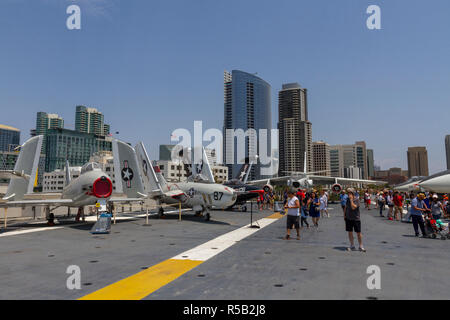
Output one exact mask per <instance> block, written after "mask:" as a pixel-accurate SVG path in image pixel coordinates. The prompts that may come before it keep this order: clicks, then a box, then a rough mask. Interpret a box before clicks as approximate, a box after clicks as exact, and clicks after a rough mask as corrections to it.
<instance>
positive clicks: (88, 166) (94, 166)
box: [81, 162, 100, 174]
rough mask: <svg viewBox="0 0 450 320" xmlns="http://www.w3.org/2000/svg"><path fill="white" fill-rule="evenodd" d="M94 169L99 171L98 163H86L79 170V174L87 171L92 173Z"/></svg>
mask: <svg viewBox="0 0 450 320" xmlns="http://www.w3.org/2000/svg"><path fill="white" fill-rule="evenodd" d="M94 169H100V166H99V164H98V163H95V162H89V163H86V164H85V165H84V166H83V167H82V168H81V174H83V173H85V172H88V171H93V170H94Z"/></svg>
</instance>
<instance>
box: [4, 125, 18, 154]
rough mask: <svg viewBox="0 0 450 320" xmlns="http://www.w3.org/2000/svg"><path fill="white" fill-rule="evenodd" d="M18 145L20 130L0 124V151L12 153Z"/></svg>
mask: <svg viewBox="0 0 450 320" xmlns="http://www.w3.org/2000/svg"><path fill="white" fill-rule="evenodd" d="M19 144H20V130H19V129H16V128H13V127H10V126H6V125H3V124H0V151H13V150H14V148H15V147H17V146H18V145H19Z"/></svg>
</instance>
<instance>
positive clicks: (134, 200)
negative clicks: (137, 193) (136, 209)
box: [108, 197, 147, 203]
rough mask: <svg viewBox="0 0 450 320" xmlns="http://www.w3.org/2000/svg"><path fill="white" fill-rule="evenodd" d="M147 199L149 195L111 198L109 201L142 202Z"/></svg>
mask: <svg viewBox="0 0 450 320" xmlns="http://www.w3.org/2000/svg"><path fill="white" fill-rule="evenodd" d="M145 199H147V197H142V198H109V199H108V202H127V203H128V202H140V201H144V200H145Z"/></svg>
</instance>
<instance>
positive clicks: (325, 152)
mask: <svg viewBox="0 0 450 320" xmlns="http://www.w3.org/2000/svg"><path fill="white" fill-rule="evenodd" d="M313 160H314V161H313V164H314V165H313V171H314V172H317V173H316V175H320V176H330V175H331V167H330V145H329V144H328V143H326V142H323V141H316V142H313ZM319 171H322V172H319Z"/></svg>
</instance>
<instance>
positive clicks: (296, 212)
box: [287, 196, 300, 217]
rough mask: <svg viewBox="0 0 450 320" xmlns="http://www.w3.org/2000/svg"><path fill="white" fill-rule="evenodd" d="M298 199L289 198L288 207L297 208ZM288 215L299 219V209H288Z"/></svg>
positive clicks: (294, 197)
mask: <svg viewBox="0 0 450 320" xmlns="http://www.w3.org/2000/svg"><path fill="white" fill-rule="evenodd" d="M297 200H298V198H297V197H296V196H293V197H292V198H290V199H289V198H288V207H293V206H295V201H297ZM287 214H288V215H290V216H296V217H298V216H299V215H300V211H299V208H288V212H287Z"/></svg>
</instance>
